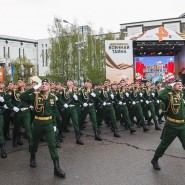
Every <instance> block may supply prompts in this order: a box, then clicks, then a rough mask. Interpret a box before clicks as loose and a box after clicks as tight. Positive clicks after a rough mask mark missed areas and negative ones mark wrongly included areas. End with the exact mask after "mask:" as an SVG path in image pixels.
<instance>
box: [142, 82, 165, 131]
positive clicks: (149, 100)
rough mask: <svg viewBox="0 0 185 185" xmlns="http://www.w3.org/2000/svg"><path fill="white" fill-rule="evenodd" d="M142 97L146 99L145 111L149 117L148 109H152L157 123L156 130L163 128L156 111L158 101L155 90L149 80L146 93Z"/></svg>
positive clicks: (152, 115)
mask: <svg viewBox="0 0 185 185" xmlns="http://www.w3.org/2000/svg"><path fill="white" fill-rule="evenodd" d="M142 97H143V100H144V103H145V113H146V114H147V117H149V116H148V111H150V113H151V118H152V119H153V121H154V123H155V130H162V129H161V128H160V127H159V125H158V121H157V117H156V112H155V106H154V102H155V101H157V100H156V99H155V92H154V91H153V90H152V89H151V82H150V81H149V80H148V81H146V88H145V90H144V93H143V96H142ZM146 114H145V115H146ZM148 119H149V118H148Z"/></svg>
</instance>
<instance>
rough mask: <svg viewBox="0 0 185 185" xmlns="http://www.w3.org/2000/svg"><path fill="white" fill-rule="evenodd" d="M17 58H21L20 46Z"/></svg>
mask: <svg viewBox="0 0 185 185" xmlns="http://www.w3.org/2000/svg"><path fill="white" fill-rule="evenodd" d="M19 58H21V48H19Z"/></svg>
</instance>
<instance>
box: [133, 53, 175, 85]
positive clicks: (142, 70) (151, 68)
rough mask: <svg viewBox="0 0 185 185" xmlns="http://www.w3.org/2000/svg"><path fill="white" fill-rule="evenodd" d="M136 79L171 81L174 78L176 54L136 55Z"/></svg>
mask: <svg viewBox="0 0 185 185" xmlns="http://www.w3.org/2000/svg"><path fill="white" fill-rule="evenodd" d="M134 62H135V73H136V79H137V80H138V81H141V80H142V79H147V80H150V81H152V82H154V83H155V82H156V81H161V82H162V81H166V82H168V81H171V80H173V79H174V71H175V65H174V56H139V57H134Z"/></svg>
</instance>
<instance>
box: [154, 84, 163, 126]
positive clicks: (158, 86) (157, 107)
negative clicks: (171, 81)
mask: <svg viewBox="0 0 185 185" xmlns="http://www.w3.org/2000/svg"><path fill="white" fill-rule="evenodd" d="M161 91H162V82H160V81H156V88H155V97H156V102H155V112H156V114H157V117H158V121H159V123H160V124H162V123H164V121H163V120H162V117H163V116H164V112H163V111H162V112H161V113H160V110H161V109H162V110H163V109H164V103H163V102H162V101H160V100H159V94H160V92H161Z"/></svg>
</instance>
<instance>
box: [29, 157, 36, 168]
mask: <svg viewBox="0 0 185 185" xmlns="http://www.w3.org/2000/svg"><path fill="white" fill-rule="evenodd" d="M30 166H31V167H32V168H36V167H37V162H36V155H35V154H31V157H30Z"/></svg>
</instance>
